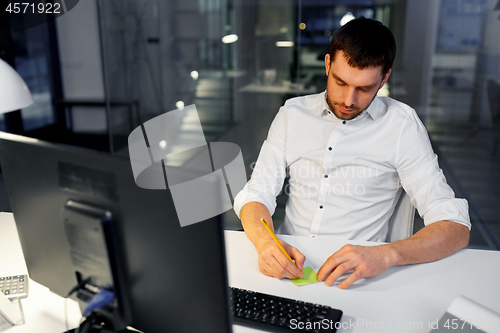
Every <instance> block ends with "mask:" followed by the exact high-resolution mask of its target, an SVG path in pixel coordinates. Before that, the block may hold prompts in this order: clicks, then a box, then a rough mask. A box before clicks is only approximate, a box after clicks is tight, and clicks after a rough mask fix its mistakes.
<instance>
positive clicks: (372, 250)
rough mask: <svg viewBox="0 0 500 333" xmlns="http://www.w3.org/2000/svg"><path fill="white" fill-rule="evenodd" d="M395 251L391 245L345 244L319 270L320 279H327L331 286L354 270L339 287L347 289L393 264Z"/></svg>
mask: <svg viewBox="0 0 500 333" xmlns="http://www.w3.org/2000/svg"><path fill="white" fill-rule="evenodd" d="M393 255H394V254H393V252H392V251H391V250H390V248H389V247H387V246H384V245H381V246H360V245H350V244H348V245H345V246H343V247H342V248H341V249H340V250H338V251H337V252H335V253H334V254H333V255H331V256H330V257H329V258H328V259H327V260H326V261H325V263H324V264H323V266H321V268H320V269H319V271H318V275H317V279H318V281H325V285H327V286H331V285H332V284H334V283H335V281H337V279H338V278H339V277H341V276H342V275H344V274H345V273H347V272H348V271H351V270H353V271H354V272H353V273H352V274H351V275H349V277H348V278H347V279H345V280H344V281H342V282H340V283H339V285H338V287H339V288H340V289H345V288H347V287H349V286H351V285H352V284H353V283H354V282H356V281H357V280H359V279H362V278H368V277H372V276H375V275H378V274H380V273H382V272H383V271H385V270H386V269H387V268H389V267H390V266H392V265H393V264H392V263H393V262H394V261H393V259H394V258H393Z"/></svg>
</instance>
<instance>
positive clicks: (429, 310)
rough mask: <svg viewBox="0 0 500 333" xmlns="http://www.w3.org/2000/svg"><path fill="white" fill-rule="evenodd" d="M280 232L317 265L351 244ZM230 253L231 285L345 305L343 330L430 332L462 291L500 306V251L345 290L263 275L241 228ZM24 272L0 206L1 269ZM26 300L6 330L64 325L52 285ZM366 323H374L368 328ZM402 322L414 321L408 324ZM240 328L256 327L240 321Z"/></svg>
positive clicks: (398, 272) (405, 270)
mask: <svg viewBox="0 0 500 333" xmlns="http://www.w3.org/2000/svg"><path fill="white" fill-rule="evenodd" d="M281 238H282V239H284V240H285V241H287V242H289V243H290V244H292V245H294V246H296V247H297V248H298V249H300V250H301V251H302V253H304V254H305V255H306V257H307V261H306V265H308V266H311V267H312V268H313V269H314V270H316V271H317V270H318V268H319V267H320V266H321V265H322V263H323V262H324V261H325V260H326V258H328V257H329V256H330V255H331V254H332V253H333V252H335V251H336V250H337V249H339V248H340V247H341V246H342V245H344V244H346V243H347V241H344V240H339V239H333V238H314V239H313V238H307V237H295V236H281ZM351 243H354V242H351ZM355 244H366V245H375V244H374V243H360V242H357V243H355ZM7 253H8V255H7V256H6V254H7ZM226 253H227V262H228V271H229V283H230V285H231V286H233V287H238V288H244V289H250V290H255V291H260V292H264V293H269V294H274V295H278V296H283V297H288V298H295V299H300V300H303V301H307V302H312V303H320V304H325V305H330V306H332V307H334V308H338V309H341V310H342V311H344V316H343V318H342V320H343V323H345V324H344V325H347V324H351V323H356V322H357V323H358V325H357V326H356V325H354V326H352V325H351V326H350V327H349V328H347V329H340V330H339V331H338V332H391V331H393V332H400V331H404V332H429V331H430V329H429V327H428V325H429V322H435V321H436V320H438V319H439V318H440V317H441V316H442V315H443V313H444V312H445V311H446V309H447V308H448V306H449V305H450V304H451V302H452V301H453V300H454V299H455V298H456V297H458V296H459V295H463V296H466V297H468V298H470V299H472V300H475V301H476V302H478V303H481V304H483V305H484V306H486V307H489V308H491V309H492V310H495V311H497V312H500V288H499V286H498V283H499V281H500V279H499V277H500V252H495V251H483V250H462V251H459V252H457V253H455V254H453V255H451V256H449V257H447V258H445V259H442V260H440V261H437V262H433V263H428V264H419V265H411V266H401V267H391V268H389V269H388V270H387V271H386V272H384V273H382V274H380V275H379V276H377V277H374V278H370V279H366V280H361V281H358V282H356V283H355V284H354V285H353V286H351V287H350V288H348V289H345V290H340V289H338V288H337V287H336V284H335V285H334V286H332V287H329V288H328V287H326V286H325V285H324V284H323V283H316V284H313V285H308V286H303V287H296V286H295V285H294V284H293V283H291V282H290V281H288V280H286V279H284V280H277V279H273V278H269V277H266V276H264V275H262V274H261V273H260V272H259V270H258V266H257V253H256V252H255V250H254V248H253V244H252V243H251V242H250V241H249V240H248V238H246V236H245V234H244V233H242V232H235V231H226ZM26 271H27V270H26V265H25V263H24V258H23V256H22V252H21V247H20V243H19V241H18V237H17V230H16V228H15V223H14V220H13V217H12V215H11V214H6V213H1V214H0V275H2V276H3V275H16V274H24V273H26ZM22 303H23V308H24V313H25V318H26V324H24V325H21V326H16V327H13V328H10V329H8V330H7V332H8V333H28V332H30V333H31V332H62V331H64V330H65V325H64V301H63V299H62V298H60V297H58V296H56V295H55V294H52V293H50V292H49V291H48V289H47V288H45V287H43V286H41V285H39V284H37V283H36V282H34V281H32V280H30V293H29V296H28V298H27V299H24V300H23V301H22ZM67 308H68V313H69V316H68V317H69V318H70V328H73V327H75V326H76V325H77V323H78V320H79V318H80V315H79V311H78V307H77V304H76V303H75V302H73V301H68V307H67ZM361 320H364V322H365V324H364V325H361ZM368 322H369V323H371V324H372V325H374V327H372V328H371V329H370V328H369V327H367V323H368ZM389 324H390V325H391V326H392V329H382V328H379V329H376V326H375V325H379V327H381V326H380V325H385V326H384V327H386V328H387V327H388V325H389ZM398 325H403V328H402V329H401V328H398ZM404 325H407V326H408V325H410V326H413V325H415V327H412V328H410V329H404ZM42 327H43V328H44V329H43V330H42V329H41V328H42ZM234 332H235V333H244V332H257V331H256V330H253V329H249V328H246V327H242V326H236V325H235V326H234Z"/></svg>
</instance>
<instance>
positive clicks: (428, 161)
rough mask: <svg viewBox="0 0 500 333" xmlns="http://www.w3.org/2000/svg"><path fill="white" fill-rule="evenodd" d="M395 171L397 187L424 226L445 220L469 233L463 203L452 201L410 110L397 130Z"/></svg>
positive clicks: (424, 132) (466, 207)
mask: <svg viewBox="0 0 500 333" xmlns="http://www.w3.org/2000/svg"><path fill="white" fill-rule="evenodd" d="M396 168H397V172H398V174H399V178H400V180H401V185H402V186H403V188H404V189H405V191H406V193H408V195H409V196H410V200H411V203H412V205H413V206H415V207H416V208H417V210H418V212H419V214H420V216H422V218H423V219H424V224H425V225H429V224H431V223H434V222H437V221H442V220H448V221H453V222H456V223H460V224H463V225H465V226H467V227H468V228H469V230H470V228H471V223H470V218H469V205H468V203H467V200H465V199H458V198H455V193H454V192H453V190H452V189H451V187H450V186H449V185H448V183H447V181H446V178H445V176H444V174H443V171H442V170H441V169H440V168H439V164H438V157H437V155H436V154H434V151H433V150H432V146H431V143H430V140H429V136H428V133H427V130H426V128H425V127H424V125H423V124H422V122H421V121H420V119H419V118H418V116H417V114H416V113H415V111H413V110H412V114H411V116H410V117H409V118H408V119H406V121H405V123H404V125H403V126H402V127H401V129H400V134H399V138H398V142H397V148H396Z"/></svg>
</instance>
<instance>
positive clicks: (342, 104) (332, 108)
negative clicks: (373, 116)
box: [326, 90, 378, 120]
mask: <svg viewBox="0 0 500 333" xmlns="http://www.w3.org/2000/svg"><path fill="white" fill-rule="evenodd" d="M377 92H378V90H377ZM376 96H377V93H375V95H373V98H372V100H371V101H370V103H369V104H368V106H367V107H366V108H364V109H363V110H362V111H361V112H358V111H359V110H360V108H357V107H347V106H346V105H345V104H344V103H335V102H332V101H330V99H329V98H328V93H327V94H326V103H327V104H328V106H329V107H330V110H331V111H332V112H333V113H334V114H335V116H336V117H337V118H339V119H342V120H353V119H355V118H357V117H358V116H360V115H362V114H363V112H365V111H366V109H368V108H369V107H370V105H372V102H373V100H374V99H375V97H376ZM332 106H333V107H332ZM335 106H339V107H341V108H343V109H347V110H355V112H358V113H356V115H355V116H354V117H352V118H344V117H342V116H341V115H342V112H341V111H339V113H340V115H338V114H336V113H335V110H337V109H335V108H334V107H335Z"/></svg>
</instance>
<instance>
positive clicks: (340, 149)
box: [234, 18, 471, 288]
mask: <svg viewBox="0 0 500 333" xmlns="http://www.w3.org/2000/svg"><path fill="white" fill-rule="evenodd" d="M395 53H396V44H395V40H394V36H393V35H392V33H391V32H390V30H389V29H387V28H386V27H385V26H383V25H382V24H381V23H380V22H377V21H374V20H370V19H365V18H358V19H355V20H352V21H350V22H349V23H347V24H345V25H344V26H343V27H341V28H340V29H339V30H337V32H336V33H335V35H334V37H333V38H332V41H331V44H330V50H329V53H328V54H327V55H326V56H325V69H326V75H327V76H328V82H327V87H326V91H325V92H323V93H320V94H315V95H309V96H304V97H297V98H292V99H289V100H287V101H286V103H285V104H284V106H283V107H281V109H280V110H279V112H278V113H277V115H276V117H275V119H274V121H273V123H272V125H271V128H270V129H269V133H268V137H267V139H266V140H265V142H264V144H263V145H262V148H261V151H260V154H259V157H258V160H257V163H256V165H255V168H254V170H253V173H252V177H251V179H250V180H249V182H248V183H247V184H246V186H245V187H244V189H243V190H242V191H241V192H240V193H239V194H238V195H237V197H236V198H235V203H234V209H235V212H236V213H237V214H238V216H239V217H240V219H241V221H242V225H243V228H244V229H245V233H246V234H247V236H248V237H249V238H250V240H251V241H252V242H253V243H254V245H255V248H256V250H257V252H258V253H259V269H260V271H261V272H262V273H263V274H265V275H267V276H272V277H276V278H296V277H300V276H302V268H303V264H304V262H305V256H304V255H303V254H302V253H301V252H300V251H299V249H296V248H295V247H293V246H291V245H289V244H287V243H286V242H284V241H281V243H282V244H283V246H284V247H285V249H286V250H287V252H288V253H289V254H290V256H291V257H292V258H293V259H294V261H295V262H296V265H297V267H296V266H294V265H293V264H292V263H291V262H290V261H289V260H288V259H287V258H286V257H285V255H284V254H283V253H282V252H281V251H280V249H279V247H278V246H277V244H276V243H275V242H274V241H273V239H272V238H271V236H270V235H269V233H268V232H267V231H266V229H265V228H264V226H263V225H262V223H261V222H260V219H261V218H264V219H265V220H266V221H267V222H268V224H269V225H270V226H271V227H272V228H273V223H272V218H271V215H272V214H273V213H274V209H275V207H276V196H277V195H278V194H279V192H280V191H281V190H282V186H283V182H284V179H285V177H286V176H287V174H288V176H289V187H288V188H287V192H288V194H289V198H288V202H287V205H286V216H285V219H284V222H283V224H282V225H281V227H280V229H279V230H278V233H281V234H291V235H301V236H308V237H321V236H335V237H341V238H344V239H352V240H367V241H384V240H385V238H386V235H387V231H388V220H389V217H390V216H391V215H392V213H393V211H394V207H395V205H396V202H397V200H398V198H399V195H400V193H401V191H402V190H403V189H404V190H405V191H406V193H408V195H409V196H410V199H411V202H412V204H413V205H414V206H415V207H416V208H417V209H418V212H419V214H420V215H421V216H422V217H423V219H424V223H425V227H424V228H423V229H421V230H420V231H419V232H417V233H416V234H415V235H413V236H411V237H409V238H408V239H405V240H401V241H397V242H393V243H389V244H384V245H379V246H366V247H365V246H355V245H346V246H344V247H342V248H341V249H340V250H339V251H337V252H335V253H333V254H332V255H331V256H330V257H329V258H328V259H327V260H326V262H325V263H324V264H323V265H322V266H321V268H320V269H319V271H318V280H319V281H324V282H325V284H326V285H327V286H331V285H332V284H333V283H334V282H335V281H336V280H337V279H338V278H339V277H340V276H342V275H343V274H344V273H346V272H349V271H353V272H352V273H351V274H350V275H349V277H348V278H347V279H345V280H344V281H342V282H341V283H339V285H338V287H339V288H347V287H349V286H351V285H352V284H353V283H354V282H355V281H357V280H359V279H361V278H368V277H372V276H375V275H378V274H380V273H381V272H383V271H385V270H386V269H387V268H389V267H390V266H393V265H405V264H414V263H422V262H430V261H434V260H438V259H440V258H443V257H445V256H447V255H449V254H451V253H453V252H455V251H457V250H459V249H461V248H463V247H465V246H467V244H468V242H469V231H470V226H471V225H470V220H469V215H468V205H467V201H466V200H464V199H457V198H455V195H454V193H453V191H452V190H451V188H450V187H449V186H448V184H447V182H446V179H445V177H444V175H443V173H442V171H441V169H440V168H439V165H438V162H437V156H436V155H435V154H434V152H433V150H432V148H431V145H430V141H429V138H428V134H427V131H426V129H425V127H424V126H423V124H422V123H421V121H420V120H419V118H418V116H417V114H416V113H415V111H414V110H413V109H411V108H410V107H409V106H407V105H405V104H403V103H400V102H398V101H395V100H393V99H391V98H388V97H377V92H378V90H379V89H380V88H382V86H383V85H384V84H385V83H386V82H387V79H388V78H389V76H390V75H391V68H392V64H393V62H394V57H395Z"/></svg>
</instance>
